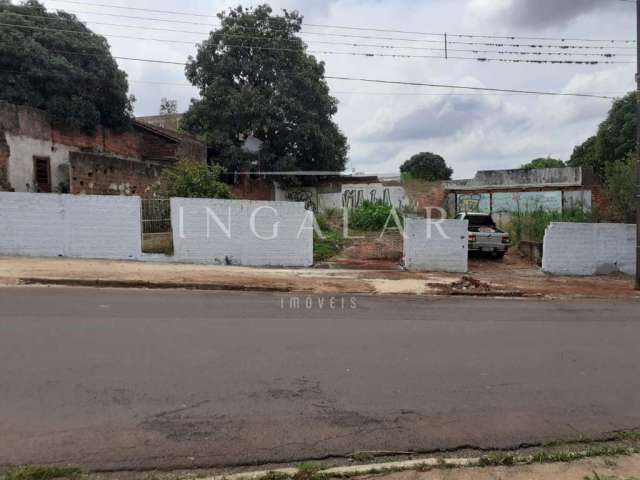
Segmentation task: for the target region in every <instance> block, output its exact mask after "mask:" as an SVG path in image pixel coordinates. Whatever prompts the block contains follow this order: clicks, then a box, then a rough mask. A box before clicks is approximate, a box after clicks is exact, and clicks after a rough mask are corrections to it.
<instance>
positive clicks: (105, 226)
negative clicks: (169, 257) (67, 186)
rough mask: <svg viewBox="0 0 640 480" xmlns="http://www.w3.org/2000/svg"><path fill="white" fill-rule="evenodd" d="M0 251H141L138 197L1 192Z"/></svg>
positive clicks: (85, 254)
mask: <svg viewBox="0 0 640 480" xmlns="http://www.w3.org/2000/svg"><path fill="white" fill-rule="evenodd" d="M0 255H24V256H43V257H58V256H65V257H81V258H104V259H114V260H128V259H138V258H140V257H141V255H142V240H141V227H140V198H139V197H115V196H113V197H111V196H75V195H56V194H43V193H4V192H3V193H0Z"/></svg>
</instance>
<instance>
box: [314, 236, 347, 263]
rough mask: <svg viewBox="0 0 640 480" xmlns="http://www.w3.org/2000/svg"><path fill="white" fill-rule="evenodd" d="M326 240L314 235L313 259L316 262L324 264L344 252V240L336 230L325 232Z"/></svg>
mask: <svg viewBox="0 0 640 480" xmlns="http://www.w3.org/2000/svg"><path fill="white" fill-rule="evenodd" d="M322 233H323V235H324V238H321V237H320V236H319V235H317V234H314V237H313V259H314V261H316V262H324V261H327V260H329V259H330V258H331V257H335V256H336V255H338V254H339V253H340V252H341V251H342V247H343V246H344V239H343V238H342V235H341V234H340V233H339V232H337V231H335V230H324V229H323V232H322Z"/></svg>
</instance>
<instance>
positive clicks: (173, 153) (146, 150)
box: [138, 130, 206, 160]
mask: <svg viewBox="0 0 640 480" xmlns="http://www.w3.org/2000/svg"><path fill="white" fill-rule="evenodd" d="M138 134H139V135H140V141H141V147H142V155H141V156H140V157H139V158H142V159H143V160H165V159H174V158H176V157H177V154H178V142H175V141H173V140H169V139H167V138H164V137H161V136H158V135H154V134H152V133H149V132H148V131H145V130H138ZM205 158H206V157H205Z"/></svg>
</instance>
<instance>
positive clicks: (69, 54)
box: [0, 0, 133, 132]
mask: <svg viewBox="0 0 640 480" xmlns="http://www.w3.org/2000/svg"><path fill="white" fill-rule="evenodd" d="M0 23H2V24H3V26H2V28H0V85H1V88H0V100H5V101H7V102H10V103H14V104H18V105H29V106H32V107H36V108H40V109H42V110H45V111H47V112H48V114H49V116H50V118H51V119H52V121H53V122H54V123H56V122H60V123H64V124H65V125H70V126H72V127H77V128H82V129H83V130H85V131H88V132H91V131H93V130H94V129H95V127H96V126H97V125H99V124H103V125H106V126H109V127H112V128H114V129H124V128H127V127H128V125H129V123H130V122H129V121H130V118H131V115H132V101H133V98H132V97H128V96H127V90H128V83H127V75H126V73H124V72H123V71H122V70H119V69H118V65H117V64H116V62H115V60H114V59H113V57H112V56H111V54H110V52H109V44H108V43H107V40H106V39H105V38H104V37H101V36H99V35H96V34H94V33H93V32H91V30H89V29H88V28H87V27H86V26H85V25H84V24H83V23H81V22H80V21H79V20H78V19H77V18H76V17H75V16H74V15H71V14H68V13H65V12H62V11H58V12H57V13H49V12H47V10H46V8H45V7H44V6H43V5H41V4H40V3H38V2H37V1H36V0H27V1H26V2H25V3H24V4H22V5H19V6H18V5H12V4H11V3H10V2H9V1H8V0H0ZM9 25H11V26H9Z"/></svg>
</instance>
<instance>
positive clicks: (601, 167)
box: [569, 92, 636, 179]
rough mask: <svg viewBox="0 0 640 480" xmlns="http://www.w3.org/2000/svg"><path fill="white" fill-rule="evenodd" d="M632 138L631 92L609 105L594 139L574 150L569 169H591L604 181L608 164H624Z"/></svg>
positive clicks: (631, 148) (631, 149) (633, 100)
mask: <svg viewBox="0 0 640 480" xmlns="http://www.w3.org/2000/svg"><path fill="white" fill-rule="evenodd" d="M635 138H636V93H635V92H631V93H628V94H627V95H625V96H624V97H623V98H621V99H618V100H616V101H615V102H613V106H612V107H611V110H610V111H609V115H608V116H607V118H606V120H605V121H604V122H602V123H601V124H600V127H599V128H598V132H597V134H596V135H595V137H591V138H589V139H588V140H587V141H585V142H584V143H583V144H582V145H579V146H577V147H576V148H575V150H574V151H573V155H572V156H571V159H570V160H569V165H571V166H575V167H578V166H591V167H593V169H594V171H595V172H596V174H597V175H598V176H599V177H600V178H602V179H604V178H605V176H606V171H607V166H608V165H609V164H610V163H612V162H622V161H625V160H626V158H627V157H628V155H629V154H631V153H633V152H634V151H635V142H636V140H635Z"/></svg>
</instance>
